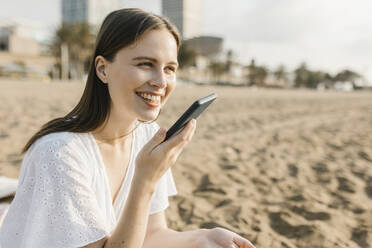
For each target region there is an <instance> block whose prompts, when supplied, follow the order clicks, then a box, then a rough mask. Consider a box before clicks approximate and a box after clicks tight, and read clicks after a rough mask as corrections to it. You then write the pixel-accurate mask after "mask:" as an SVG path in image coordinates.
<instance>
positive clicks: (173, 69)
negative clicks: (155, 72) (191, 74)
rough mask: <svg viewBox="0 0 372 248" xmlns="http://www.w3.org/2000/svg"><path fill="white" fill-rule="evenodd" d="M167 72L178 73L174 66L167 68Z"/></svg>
mask: <svg viewBox="0 0 372 248" xmlns="http://www.w3.org/2000/svg"><path fill="white" fill-rule="evenodd" d="M165 69H166V70H167V71H171V72H175V71H176V68H174V67H173V66H168V67H166V68H165Z"/></svg>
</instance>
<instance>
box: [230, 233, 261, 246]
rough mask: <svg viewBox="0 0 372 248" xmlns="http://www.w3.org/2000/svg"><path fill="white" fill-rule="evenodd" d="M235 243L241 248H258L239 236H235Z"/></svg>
mask: <svg viewBox="0 0 372 248" xmlns="http://www.w3.org/2000/svg"><path fill="white" fill-rule="evenodd" d="M233 241H234V243H235V244H237V245H238V247H239V248H256V247H255V246H254V245H253V244H252V243H251V242H250V241H249V240H246V239H245V238H242V237H240V236H239V235H236V236H234V238H233Z"/></svg>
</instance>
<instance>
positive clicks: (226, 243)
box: [0, 9, 253, 248]
mask: <svg viewBox="0 0 372 248" xmlns="http://www.w3.org/2000/svg"><path fill="white" fill-rule="evenodd" d="M179 46H180V37H179V34H178V32H177V31H176V28H175V27H174V26H173V25H172V24H171V23H170V22H169V21H168V20H167V19H165V18H164V17H161V16H157V15H154V14H150V13H147V12H144V11H141V10H139V9H122V10H117V11H114V12H112V13H110V14H109V15H108V16H107V17H106V19H105V20H104V22H103V24H102V27H101V29H100V31H99V34H98V37H97V41H96V48H95V52H94V55H93V56H92V57H93V59H92V62H91V67H90V71H89V74H88V79H87V83H86V88H85V90H84V93H83V95H82V97H81V99H80V101H79V103H78V104H77V106H76V107H75V108H74V109H73V110H72V111H71V112H70V113H68V114H67V115H66V116H64V117H61V118H57V119H54V120H51V121H50V122H48V123H46V124H45V125H44V126H43V127H42V128H41V129H40V131H38V132H37V133H36V134H35V135H34V136H33V137H31V139H30V140H29V142H28V143H27V144H26V145H25V148H24V150H23V151H24V152H25V157H24V160H23V163H22V167H21V172H20V177H19V185H18V188H17V192H16V196H15V198H14V200H13V202H12V204H11V206H10V208H9V210H8V213H7V215H6V217H5V220H4V223H3V226H2V229H1V231H0V247H8V248H12V247H37V248H41V247H126V248H128V247H133V248H138V247H163V248H166V247H179V248H180V247H226V248H230V247H253V246H252V245H251V244H250V243H249V241H248V240H245V239H243V238H242V237H240V236H239V235H237V234H235V233H232V232H229V231H227V230H225V229H221V228H215V229H212V230H204V229H203V230H195V231H189V232H176V231H173V230H169V229H168V228H167V224H166V220H165V214H164V210H165V209H166V208H167V207H168V205H169V203H168V197H169V196H171V195H175V194H176V193H177V190H176V188H175V183H174V181H173V177H172V172H171V167H172V166H173V165H174V164H175V162H176V160H177V158H178V156H179V155H180V153H181V152H182V150H183V149H184V147H185V146H186V145H187V144H188V143H189V142H190V140H191V138H192V136H193V134H194V131H195V127H196V123H195V120H191V121H190V122H189V123H188V124H187V125H186V127H185V128H184V129H183V131H182V132H180V133H178V134H177V135H175V136H172V138H170V139H169V140H167V141H164V138H165V134H166V133H165V130H164V129H163V128H160V127H159V126H158V125H157V124H156V122H154V121H155V120H156V118H157V117H158V115H159V113H160V109H161V107H162V106H163V105H164V104H165V102H166V101H167V99H168V98H169V96H170V94H171V92H172V91H173V90H174V88H175V86H176V71H177V67H178V63H177V53H178V48H179ZM163 141H164V142H163Z"/></svg>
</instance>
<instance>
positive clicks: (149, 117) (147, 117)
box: [138, 109, 160, 122]
mask: <svg viewBox="0 0 372 248" xmlns="http://www.w3.org/2000/svg"><path fill="white" fill-rule="evenodd" d="M159 112H160V109H159V110H157V111H151V112H150V113H142V114H141V115H139V118H138V120H140V121H145V122H147V121H154V120H156V119H157V117H158V115H159Z"/></svg>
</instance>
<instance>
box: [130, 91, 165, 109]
mask: <svg viewBox="0 0 372 248" xmlns="http://www.w3.org/2000/svg"><path fill="white" fill-rule="evenodd" d="M136 95H137V96H139V97H140V98H141V99H142V100H143V101H144V102H145V103H146V104H147V105H148V106H150V107H158V106H159V105H160V102H161V97H162V96H163V95H161V94H158V93H152V92H136Z"/></svg>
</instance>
